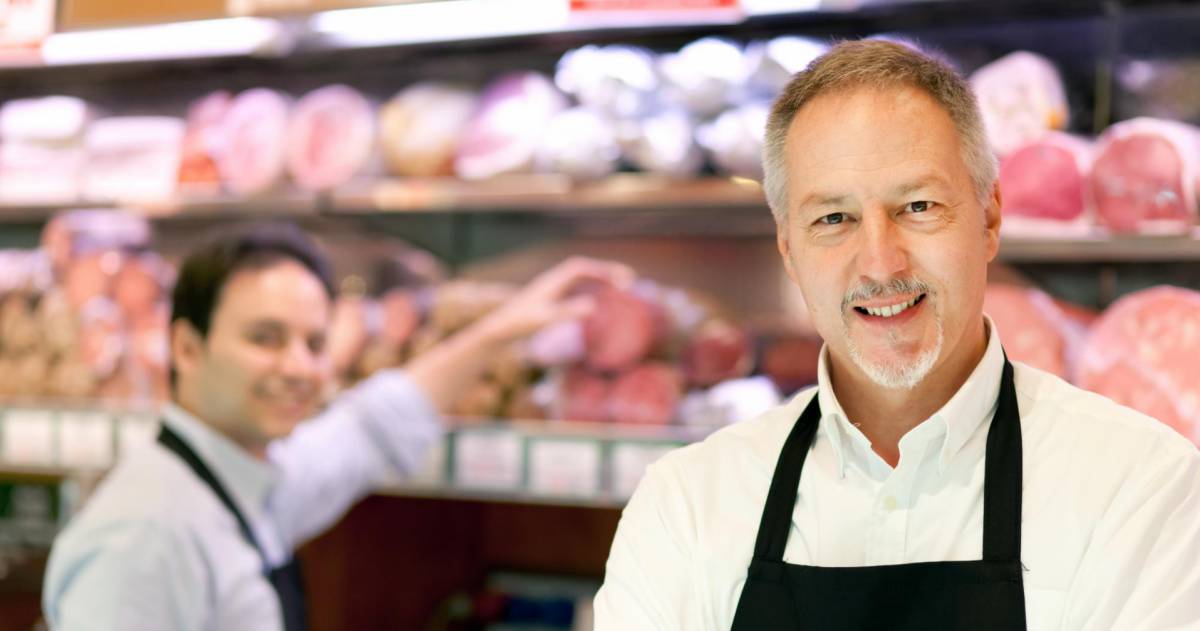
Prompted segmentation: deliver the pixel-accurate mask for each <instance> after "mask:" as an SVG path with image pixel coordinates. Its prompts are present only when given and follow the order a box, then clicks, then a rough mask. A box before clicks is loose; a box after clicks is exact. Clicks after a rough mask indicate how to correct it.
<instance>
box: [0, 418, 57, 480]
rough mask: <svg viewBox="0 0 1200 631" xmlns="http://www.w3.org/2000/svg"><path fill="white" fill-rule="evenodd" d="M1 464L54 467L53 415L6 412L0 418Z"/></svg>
mask: <svg viewBox="0 0 1200 631" xmlns="http://www.w3.org/2000/svg"><path fill="white" fill-rule="evenodd" d="M3 454H4V461H5V462H7V463H10V464H20V465H34V466H51V465H53V464H54V413H53V412H51V411H49V410H9V411H8V412H7V413H6V414H5V415H4V435H3Z"/></svg>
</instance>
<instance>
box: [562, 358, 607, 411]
mask: <svg viewBox="0 0 1200 631" xmlns="http://www.w3.org/2000/svg"><path fill="white" fill-rule="evenodd" d="M611 393H612V384H611V383H610V382H609V381H608V379H606V378H604V377H602V376H600V375H596V374H593V373H591V372H589V371H588V370H587V369H585V368H583V367H580V366H577V367H575V368H572V369H570V370H568V371H566V373H565V374H564V375H563V376H562V378H561V380H560V381H559V387H558V398H557V401H556V405H555V406H554V409H553V410H552V414H553V415H554V416H556V417H558V418H560V419H563V420H566V421H583V422H591V423H603V422H606V421H608V420H609V418H610V414H609V396H610V395H611Z"/></svg>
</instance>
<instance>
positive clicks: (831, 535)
mask: <svg viewBox="0 0 1200 631" xmlns="http://www.w3.org/2000/svg"><path fill="white" fill-rule="evenodd" d="M988 330H989V331H990V333H989V341H988V347H987V351H986V352H985V354H984V357H983V359H982V360H981V361H980V363H979V364H978V365H977V366H976V368H975V370H974V371H973V372H972V374H971V376H970V377H969V378H968V379H967V381H966V382H965V383H964V384H963V386H962V388H961V389H960V390H959V391H958V392H957V393H956V394H955V395H954V396H953V397H952V398H951V399H950V401H949V402H947V403H946V405H945V406H943V407H942V408H941V409H940V410H938V411H937V412H936V413H935V414H934V415H933V416H932V417H930V418H929V419H927V420H926V421H924V422H923V423H921V424H920V425H918V426H917V427H915V428H914V429H913V430H912V431H910V432H909V433H908V434H907V435H905V436H904V438H903V439H901V441H900V460H899V463H898V465H897V466H896V468H895V469H892V467H890V466H889V465H888V464H887V463H886V462H885V461H884V460H883V459H882V458H880V457H879V456H878V455H877V454H876V453H875V452H874V451H873V450H872V449H871V444H870V442H869V441H868V440H867V438H866V436H865V435H863V433H862V432H860V431H859V430H858V429H857V428H856V427H855V426H854V425H853V424H852V423H851V422H850V421H849V420H848V419H847V418H846V416H845V414H844V412H843V411H842V407H841V405H839V404H838V401H837V397H836V396H835V395H834V393H833V390H832V388H831V387H830V381H829V372H828V365H827V363H828V359H827V352H828V351H827V350H826V351H823V352H822V357H821V362H820V370H819V377H818V386H817V388H816V389H815V395H816V396H817V397H819V401H820V405H821V411H822V417H821V420H820V425H819V429H818V432H817V436H816V437H815V439H814V442H813V445H812V447H811V451H810V452H809V455H808V458H807V461H806V462H805V466H804V471H803V475H802V476H801V480H800V487H799V496H798V499H797V502H796V507H795V510H794V511H793V514H792V527H791V531H790V534H789V537H788V543H787V549H786V551H785V553H784V561H785V562H787V563H792V564H803V565H815V566H854V567H859V566H873V565H888V564H902V563H916V562H922V561H960V560H977V559H979V558H981V555H982V548H983V530H982V518H983V514H982V513H983V478H984V475H983V474H984V452H985V447H986V440H987V430H988V428H989V427H990V425H991V419H992V416H993V415H994V413H995V407H996V399H997V395H998V393H999V386H1000V375H1001V370H1002V368H1003V362H1004V357H1003V352H1002V349H1001V347H1000V341H999V338H998V336H997V334H996V333H995V327H994V326H992V325H991V322H990V320H988ZM1014 380H1015V386H1016V390H1017V402H1018V408H1019V409H1020V413H1021V435H1022V441H1023V454H1022V455H1023V480H1024V490H1023V495H1022V512H1023V518H1022V549H1021V560H1022V562H1023V564H1024V565H1025V567H1026V568H1027V571H1026V573H1025V575H1024V587H1025V597H1026V614H1027V622H1028V628H1029V629H1031V630H1043V629H1046V630H1048V629H1064V630H1072V631H1074V630H1081V629H1088V630H1096V631H1101V630H1103V631H1110V630H1113V629H1173V630H1181V631H1182V630H1184V629H1189V630H1195V629H1200V452H1197V450H1196V448H1195V447H1194V446H1193V445H1192V444H1191V443H1189V442H1188V441H1187V440H1186V439H1184V438H1183V437H1182V436H1180V435H1178V434H1176V433H1175V432H1174V431H1172V430H1171V429H1169V428H1168V427H1167V426H1165V425H1163V424H1161V423H1158V422H1157V421H1154V420H1153V419H1150V418H1149V417H1146V416H1144V415H1142V414H1139V413H1138V412H1135V411H1133V410H1130V409H1128V408H1125V407H1121V406H1119V405H1117V404H1115V403H1113V402H1111V401H1109V400H1108V399H1105V398H1103V397H1101V396H1099V395H1096V394H1092V393H1089V392H1086V391H1083V390H1080V389H1078V388H1076V387H1074V386H1071V385H1070V384H1068V383H1066V382H1064V381H1062V380H1061V379H1058V378H1057V377H1055V376H1053V375H1050V374H1048V373H1045V372H1042V371H1040V370H1037V369H1034V368H1031V367H1029V366H1026V365H1024V364H1020V363H1016V364H1014ZM813 396H814V390H813V389H811V388H810V389H808V390H805V391H803V392H801V393H799V394H797V395H796V396H795V397H793V398H792V399H791V400H790V401H788V402H787V403H785V404H783V405H781V406H779V407H777V408H775V409H773V410H771V411H769V412H767V413H765V414H763V415H761V416H759V417H758V418H756V419H753V420H749V421H744V422H742V423H739V424H736V425H733V426H730V427H728V428H726V429H723V430H721V431H719V432H717V433H715V434H713V435H712V436H710V437H709V438H708V439H707V440H705V441H703V442H702V443H697V444H694V445H690V446H688V447H684V448H682V449H679V450H677V451H675V452H672V453H670V454H668V455H667V456H665V457H664V458H662V459H661V460H660V461H659V462H657V463H655V464H654V465H652V466H651V467H650V469H649V470H648V471H647V474H646V476H645V477H644V478H643V480H642V482H641V484H640V485H639V487H638V489H637V491H636V492H635V493H634V496H633V498H632V499H631V500H630V502H629V504H628V506H627V507H626V508H625V511H624V513H623V515H622V517H621V522H620V525H619V527H618V529H617V535H616V538H615V540H614V541H613V546H612V551H611V553H610V555H609V559H608V566H607V572H606V576H605V581H604V586H603V587H602V588H601V590H600V593H599V594H598V595H597V598H596V630H597V631H642V630H654V631H667V630H680V631H718V630H720V631H727V630H728V629H729V628H730V626H731V625H732V623H733V615H734V612H735V610H736V607H737V603H738V599H739V597H740V596H741V591H742V585H743V583H744V581H745V579H746V569H747V567H748V566H749V564H750V557H751V555H752V553H753V549H754V542H755V538H756V535H757V532H758V526H759V520H760V518H761V516H762V510H763V506H764V504H765V502H766V496H767V489H768V487H769V485H770V482H771V477H772V474H773V472H774V469H775V464H776V461H777V460H778V458H779V453H780V451H781V449H782V447H783V443H784V440H785V439H786V437H787V434H788V432H789V431H790V430H791V428H792V425H793V424H794V423H795V422H796V420H797V419H798V417H799V416H800V413H801V412H802V411H803V410H804V408H805V406H807V405H808V403H809V401H811V399H812V397H813Z"/></svg>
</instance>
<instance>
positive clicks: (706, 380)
mask: <svg viewBox="0 0 1200 631" xmlns="http://www.w3.org/2000/svg"><path fill="white" fill-rule="evenodd" d="M753 364H754V353H753V349H752V348H751V345H750V336H749V335H748V334H747V333H746V331H745V330H743V329H741V328H740V327H737V326H734V325H733V324H730V323H729V322H726V321H724V320H710V321H709V322H706V323H704V324H702V325H700V327H699V328H698V329H697V330H696V332H695V333H694V334H692V336H691V339H689V340H688V342H687V345H686V346H685V347H684V349H683V371H684V374H685V375H686V376H687V380H688V383H690V384H692V385H695V386H700V387H708V386H713V385H716V384H718V383H720V382H722V381H726V380H728V379H737V378H738V377H745V376H746V375H747V374H748V373H749V372H750V369H751V368H753Z"/></svg>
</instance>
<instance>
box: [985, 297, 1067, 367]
mask: <svg viewBox="0 0 1200 631" xmlns="http://www.w3.org/2000/svg"><path fill="white" fill-rule="evenodd" d="M983 310H984V312H985V313H987V314H988V316H990V317H991V318H992V322H994V323H995V324H996V329H997V331H998V333H999V335H1000V343H1001V344H1003V345H1004V351H1005V353H1007V355H1008V358H1009V359H1010V360H1011V361H1019V362H1023V363H1025V364H1029V365H1030V366H1033V367H1034V368H1040V369H1041V370H1045V371H1046V372H1049V373H1052V374H1055V375H1057V376H1059V377H1063V378H1066V376H1067V374H1068V370H1067V360H1066V357H1067V342H1066V340H1065V339H1064V337H1063V334H1062V332H1061V330H1060V329H1059V326H1061V325H1060V321H1061V320H1062V319H1063V316H1062V314H1061V313H1058V307H1057V306H1055V304H1054V300H1053V299H1052V298H1050V297H1049V296H1047V295H1046V294H1045V293H1043V292H1041V291H1039V290H1037V289H1032V288H1027V287H1017V286H1016V285H1001V284H989V285H988V287H987V290H986V291H985V292H984V296H983Z"/></svg>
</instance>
